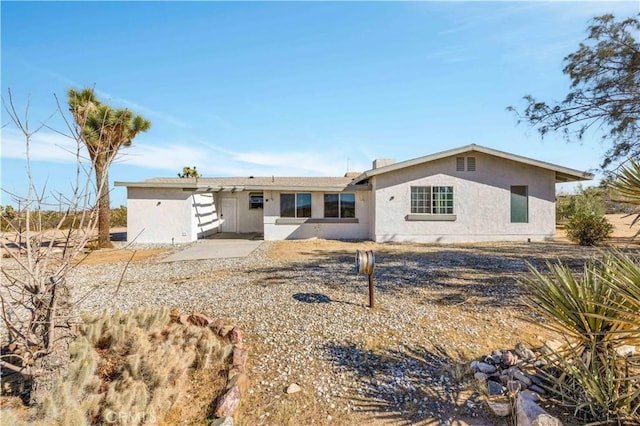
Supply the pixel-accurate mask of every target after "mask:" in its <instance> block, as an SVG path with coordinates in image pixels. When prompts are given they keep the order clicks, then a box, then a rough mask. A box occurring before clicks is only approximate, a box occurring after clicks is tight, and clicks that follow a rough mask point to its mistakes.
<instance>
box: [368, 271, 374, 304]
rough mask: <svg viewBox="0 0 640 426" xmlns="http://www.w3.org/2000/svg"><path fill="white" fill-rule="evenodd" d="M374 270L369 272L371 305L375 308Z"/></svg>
mask: <svg viewBox="0 0 640 426" xmlns="http://www.w3.org/2000/svg"><path fill="white" fill-rule="evenodd" d="M373 305H374V300H373V272H371V273H370V274H369V307H370V308H372V309H373Z"/></svg>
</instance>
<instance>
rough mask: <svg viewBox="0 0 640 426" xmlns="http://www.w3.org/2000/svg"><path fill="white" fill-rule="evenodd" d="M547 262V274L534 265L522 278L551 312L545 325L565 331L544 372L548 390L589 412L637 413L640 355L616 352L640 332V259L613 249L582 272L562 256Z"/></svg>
mask: <svg viewBox="0 0 640 426" xmlns="http://www.w3.org/2000/svg"><path fill="white" fill-rule="evenodd" d="M547 267H548V270H549V272H548V273H542V272H540V271H538V270H537V269H535V268H534V267H533V266H531V265H529V270H530V272H531V275H532V276H530V277H525V278H522V280H521V282H522V283H523V285H524V286H525V287H526V288H527V289H528V290H529V292H530V302H531V305H532V306H533V307H534V308H535V309H536V310H537V311H538V312H540V313H541V314H543V315H544V316H545V317H546V318H547V319H548V322H546V323H545V324H544V326H545V327H547V328H549V329H551V330H553V331H555V332H558V333H560V334H561V335H562V336H564V338H565V345H564V347H563V348H561V349H560V350H558V351H554V352H553V353H552V354H550V355H548V356H547V361H548V362H549V364H548V367H547V368H546V369H545V370H543V371H541V375H542V376H544V377H545V378H546V379H547V381H548V383H547V386H546V387H547V389H548V390H549V391H550V392H551V393H552V394H553V395H555V396H556V397H557V398H558V399H559V400H560V401H561V402H562V403H564V404H566V405H568V406H571V407H573V408H574V409H575V413H576V415H581V416H583V417H584V418H585V419H590V420H595V421H604V422H607V421H610V420H612V419H624V418H629V417H633V418H635V419H636V420H637V419H638V406H639V405H640V382H639V381H638V379H639V378H640V377H639V376H638V375H637V373H638V372H637V371H636V368H637V361H636V360H634V359H632V358H622V357H620V356H619V355H618V354H617V352H616V348H617V347H619V346H620V345H622V344H635V343H637V342H638V338H639V336H640V326H639V324H640V321H639V318H640V316H639V315H640V314H638V312H639V309H640V299H639V298H638V297H637V296H638V295H640V268H639V267H638V264H637V262H636V261H635V260H634V259H632V258H630V257H629V256H627V255H625V254H623V253H620V252H613V253H609V254H604V255H603V257H602V259H600V260H595V259H592V260H590V261H589V262H587V264H586V265H585V266H584V269H583V271H582V273H581V274H574V273H573V272H572V271H571V269H570V268H569V267H567V266H565V265H563V264H560V263H559V264H553V263H550V262H548V263H547Z"/></svg>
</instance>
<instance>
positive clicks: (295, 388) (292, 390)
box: [287, 383, 302, 394]
mask: <svg viewBox="0 0 640 426" xmlns="http://www.w3.org/2000/svg"><path fill="white" fill-rule="evenodd" d="M301 390H302V388H301V387H300V386H299V385H298V384H297V383H291V384H290V385H289V387H288V388H287V393H289V394H291V393H296V392H300V391H301Z"/></svg>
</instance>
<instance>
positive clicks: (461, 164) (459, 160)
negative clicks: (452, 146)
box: [456, 157, 464, 172]
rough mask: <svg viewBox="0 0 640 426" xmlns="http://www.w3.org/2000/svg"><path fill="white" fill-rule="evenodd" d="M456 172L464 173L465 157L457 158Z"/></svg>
mask: <svg viewBox="0 0 640 426" xmlns="http://www.w3.org/2000/svg"><path fill="white" fill-rule="evenodd" d="M456 172H464V157H456Z"/></svg>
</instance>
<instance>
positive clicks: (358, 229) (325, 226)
mask: <svg viewBox="0 0 640 426" xmlns="http://www.w3.org/2000/svg"><path fill="white" fill-rule="evenodd" d="M347 192H348V191H347ZM324 194H325V193H324V192H312V193H311V219H318V220H319V221H314V223H289V224H285V223H282V220H281V219H282V218H280V192H278V191H266V192H265V204H264V206H265V208H264V239H265V240H268V241H273V240H286V239H290V240H294V239H306V238H325V239H343V240H367V239H370V209H369V204H370V203H369V200H370V193H369V192H365V191H356V192H355V200H356V205H355V207H356V213H355V216H356V219H357V223H353V222H350V223H335V222H334V223H331V222H330V221H326V222H323V219H324ZM278 222H280V223H278Z"/></svg>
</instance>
